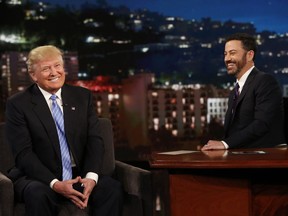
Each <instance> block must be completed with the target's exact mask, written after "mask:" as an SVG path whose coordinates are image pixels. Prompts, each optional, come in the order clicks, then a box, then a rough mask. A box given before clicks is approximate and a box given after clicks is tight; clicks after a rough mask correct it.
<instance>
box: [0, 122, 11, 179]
mask: <svg viewBox="0 0 288 216" xmlns="http://www.w3.org/2000/svg"><path fill="white" fill-rule="evenodd" d="M5 137H6V134H5V123H4V122H1V123H0V171H1V172H2V173H3V174H5V175H7V172H8V170H9V169H11V168H12V167H13V166H14V158H13V155H12V151H11V148H10V146H9V145H8V142H7V141H6V138H5Z"/></svg>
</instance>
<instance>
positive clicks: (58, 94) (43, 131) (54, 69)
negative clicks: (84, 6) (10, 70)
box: [6, 45, 122, 216]
mask: <svg viewBox="0 0 288 216" xmlns="http://www.w3.org/2000/svg"><path fill="white" fill-rule="evenodd" d="M62 55H63V54H62V52H61V51H60V50H59V49H58V48H57V47H55V46H50V45H48V46H40V47H37V48H35V49H33V50H32V51H31V52H30V53H29V55H28V61H27V67H28V72H29V75H30V76H31V78H32V80H33V81H34V82H35V83H34V84H32V85H31V86H30V87H28V88H27V89H26V90H25V91H23V92H20V93H18V94H15V95H13V96H12V97H11V98H9V100H8V102H7V107H6V133H7V139H8V142H9V144H10V145H11V147H12V151H13V154H14V158H15V165H16V167H15V168H14V169H12V170H11V172H10V177H11V179H12V180H13V183H14V188H15V194H16V198H17V199H19V201H23V202H24V203H25V207H26V215H29V216H39V215H41V216H55V215H58V212H59V207H60V206H61V204H62V203H64V202H66V203H67V202H68V203H69V202H70V203H71V204H74V205H76V206H77V207H78V208H79V209H86V207H87V205H88V203H89V204H91V205H90V206H91V208H90V212H89V213H90V214H89V215H101V216H104V215H107V216H108V215H109V216H117V215H119V212H120V210H121V203H122V191H121V186H120V183H119V182H117V181H116V180H114V179H112V178H111V177H109V176H103V175H101V172H100V171H101V170H100V169H101V166H102V158H103V152H104V148H103V143H102V139H101V137H100V135H99V126H98V117H97V116H96V113H95V108H94V101H93V97H92V94H91V92H90V91H89V90H87V89H84V88H81V87H76V86H70V85H67V84H64V82H65V70H64V62H63V57H62Z"/></svg>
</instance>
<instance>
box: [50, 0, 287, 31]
mask: <svg viewBox="0 0 288 216" xmlns="http://www.w3.org/2000/svg"><path fill="white" fill-rule="evenodd" d="M45 2H49V3H51V4H55V5H57V4H60V5H61V6H64V5H72V6H74V7H79V6H81V5H82V4H84V3H90V4H95V3H97V2H105V1H103V0H100V1H99V0H98V1H97V0H64V1H61V2H59V1H57V0H45ZM106 2H107V3H108V5H111V6H120V5H124V6H127V7H128V8H130V9H131V10H137V9H144V8H145V9H148V10H150V11H154V12H158V13H160V14H163V15H165V16H177V17H182V18H184V19H188V20H189V19H195V20H201V19H202V18H206V17H210V18H212V19H213V20H219V21H222V22H224V21H227V20H233V21H236V22H248V23H253V24H254V25H255V27H256V29H257V31H258V32H261V31H264V30H269V31H274V32H276V33H278V34H283V33H288V16H287V11H286V10H287V8H288V1H286V0H274V1H267V0H264V1H261V0H255V1H249V0H241V1H240V0H236V1H233V2H231V1H229V0H221V1H215V0H192V1H191V0H181V1H179V0H106Z"/></svg>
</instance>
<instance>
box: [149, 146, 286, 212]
mask: <svg viewBox="0 0 288 216" xmlns="http://www.w3.org/2000/svg"><path fill="white" fill-rule="evenodd" d="M256 151H260V153H256ZM262 151H264V152H265V153H264V154H261V152H262ZM242 152H246V153H244V154H242ZM150 166H151V167H152V168H155V170H158V171H159V170H162V172H163V175H160V176H162V178H163V179H162V182H165V181H167V182H168V184H167V185H168V186H169V188H168V191H169V192H168V194H169V198H168V202H166V208H167V206H168V208H169V210H170V211H169V212H168V213H166V215H172V216H183V215H188V216H190V215H193V216H207V215H213V216H218V215H219V216H220V215H221V216H226V215H228V216H230V215H231V216H234V215H235V216H242V215H243V216H249V215H254V216H260V215H267V216H268V215H271V216H272V215H273V216H275V215H276V216H282V215H283V216H287V215H288V210H287V209H288V177H287V174H288V150H287V148H266V149H241V150H229V151H207V152H205V153H204V152H201V151H198V152H193V153H188V154H181V155H165V154H159V153H157V152H154V153H152V155H151V160H150ZM165 173H166V174H165ZM165 176H167V178H168V180H167V178H166V179H164V178H165ZM286 205H287V206H286Z"/></svg>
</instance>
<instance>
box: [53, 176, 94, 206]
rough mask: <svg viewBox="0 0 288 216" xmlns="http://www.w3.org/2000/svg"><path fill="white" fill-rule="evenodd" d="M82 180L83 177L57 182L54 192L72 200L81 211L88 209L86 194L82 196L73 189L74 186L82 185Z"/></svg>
mask: <svg viewBox="0 0 288 216" xmlns="http://www.w3.org/2000/svg"><path fill="white" fill-rule="evenodd" d="M81 180H82V179H81V177H76V178H75V179H71V180H66V181H57V182H55V184H54V185H53V190H54V191H55V192H57V193H59V194H61V195H63V196H64V197H66V198H68V199H69V200H71V201H72V202H73V203H74V204H75V205H76V206H78V207H79V208H80V209H84V208H86V207H87V202H86V200H87V197H86V196H85V195H84V193H83V194H82V193H81V192H79V191H77V190H75V189H74V188H73V184H76V183H81ZM92 181H93V180H92ZM81 184H82V183H81ZM84 191H85V189H84ZM90 193H91V192H90Z"/></svg>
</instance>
